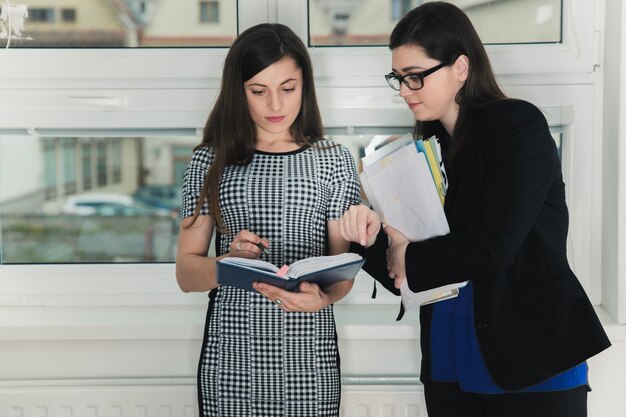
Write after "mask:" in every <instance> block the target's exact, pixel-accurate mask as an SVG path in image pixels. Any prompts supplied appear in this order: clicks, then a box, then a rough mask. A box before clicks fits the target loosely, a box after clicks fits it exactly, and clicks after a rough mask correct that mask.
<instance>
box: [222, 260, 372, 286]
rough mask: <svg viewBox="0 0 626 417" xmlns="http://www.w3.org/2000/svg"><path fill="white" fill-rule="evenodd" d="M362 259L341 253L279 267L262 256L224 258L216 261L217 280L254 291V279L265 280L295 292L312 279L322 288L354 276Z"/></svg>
mask: <svg viewBox="0 0 626 417" xmlns="http://www.w3.org/2000/svg"><path fill="white" fill-rule="evenodd" d="M364 262H365V260H364V259H363V258H362V257H361V256H359V255H357V254H355V253H342V254H340V255H330V256H317V257H311V258H305V259H300V260H298V261H296V262H293V263H292V264H291V265H289V266H286V265H285V266H283V267H282V268H278V267H277V266H276V265H273V264H271V263H269V262H266V261H263V260H261V259H248V258H238V257H227V258H223V259H221V260H219V261H217V281H218V283H219V284H220V285H230V286H233V287H238V288H242V289H245V290H248V291H255V290H254V288H253V287H252V283H253V282H265V283H268V284H271V285H275V286H277V287H280V288H284V289H286V290H288V291H298V287H299V285H300V283H301V282H314V283H316V284H317V285H319V286H320V287H321V288H324V287H326V286H328V285H332V284H334V283H336V282H340V281H344V280H348V279H354V277H355V276H356V274H357V273H358V272H359V270H360V269H361V266H362V265H363V263H364Z"/></svg>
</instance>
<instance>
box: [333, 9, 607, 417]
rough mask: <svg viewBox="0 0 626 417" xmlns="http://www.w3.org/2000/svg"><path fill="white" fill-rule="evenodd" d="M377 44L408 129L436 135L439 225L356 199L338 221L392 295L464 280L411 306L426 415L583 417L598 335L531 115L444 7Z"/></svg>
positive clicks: (424, 12)
mask: <svg viewBox="0 0 626 417" xmlns="http://www.w3.org/2000/svg"><path fill="white" fill-rule="evenodd" d="M390 48H391V51H392V72H391V73H390V74H388V75H387V76H386V78H387V81H388V82H389V85H390V86H391V87H392V88H394V89H396V90H399V91H400V96H401V97H403V98H404V100H405V101H406V103H407V105H408V106H409V108H410V109H411V110H412V111H413V113H414V114H415V118H416V129H415V130H416V131H415V134H416V136H417V137H421V138H428V137H430V136H431V135H433V134H434V135H437V137H438V138H439V139H440V143H441V148H442V154H443V160H444V164H445V168H446V171H447V175H448V192H447V195H446V199H445V207H444V209H445V213H446V217H447V219H448V223H449V226H450V233H449V234H448V235H445V236H441V237H436V238H432V239H428V240H425V241H421V242H409V241H408V240H407V238H406V237H405V236H404V235H402V234H401V233H400V232H399V231H397V230H395V229H393V228H392V227H390V226H386V227H385V228H384V230H381V229H382V228H381V222H380V219H379V217H378V215H377V214H376V213H375V212H373V211H371V210H370V209H369V208H368V207H366V206H364V205H360V206H353V207H351V208H350V209H349V210H348V211H347V212H346V213H345V214H344V216H343V217H342V219H341V221H340V225H341V230H342V235H343V237H344V238H345V239H347V240H350V241H352V242H356V243H358V244H360V245H362V246H361V247H360V248H356V249H357V250H358V251H359V252H361V253H362V254H363V255H364V256H365V257H366V258H367V262H366V264H365V266H364V269H365V270H366V271H368V272H369V273H370V274H371V275H372V276H374V277H375V278H376V279H377V280H378V281H379V282H381V283H382V284H383V285H384V286H385V287H386V288H388V289H390V290H391V291H393V292H394V293H396V294H397V293H398V290H397V288H399V287H400V284H401V283H402V281H403V280H404V279H407V281H408V286H409V288H410V289H411V290H412V291H415V292H417V291H423V290H427V289H431V288H436V287H439V286H442V285H446V284H451V283H456V282H463V281H466V280H469V285H468V286H466V287H464V288H462V290H461V294H460V295H459V297H457V298H455V299H452V300H448V301H442V302H439V303H435V304H433V305H428V306H424V307H422V308H421V311H420V323H421V348H422V357H423V359H422V371H421V375H420V377H421V380H422V382H423V383H424V390H425V395H426V405H427V409H428V413H429V416H431V417H433V416H457V415H458V416H461V415H463V416H494V417H495V416H498V417H510V416H533V417H538V416H546V417H547V416H550V417H560V416H563V417H565V416H568V417H573V416H576V417H578V416H586V415H587V405H586V404H587V391H588V390H589V388H588V387H589V384H588V380H587V364H586V360H587V359H588V358H589V357H591V356H593V355H595V354H597V353H599V352H600V351H602V350H604V349H606V348H607V347H609V346H610V342H609V340H608V338H607V336H606V334H605V333H604V330H603V328H602V326H601V324H600V322H599V320H598V318H597V316H596V314H595V312H594V310H593V307H592V305H591V303H590V302H589V299H588V298H587V296H586V294H585V292H584V290H583V288H582V286H581V285H580V283H579V281H578V279H577V278H576V276H575V275H574V273H573V272H572V270H571V269H570V266H569V265H568V261H567V256H566V238H567V232H568V211H567V206H566V203H565V186H564V183H563V179H562V174H561V165H560V159H559V156H558V153H557V149H556V146H555V143H554V140H553V139H552V136H551V135H550V132H549V129H548V125H547V123H546V120H545V118H544V116H543V114H542V113H541V112H540V111H539V110H538V109H537V108H536V107H535V106H533V105H532V104H530V103H527V102H525V101H521V100H513V99H509V98H507V97H506V96H505V95H504V93H502V91H501V90H500V88H499V87H498V85H497V83H496V81H495V77H494V75H493V72H492V70H491V66H490V64H489V60H488V57H487V54H486V52H485V49H484V47H483V46H482V43H481V41H480V39H479V37H478V35H477V34H476V32H475V30H474V28H473V26H472V24H471V23H470V21H469V19H468V18H467V16H466V15H465V14H464V13H463V12H462V11H461V10H460V9H458V8H457V7H456V6H453V5H451V4H448V3H444V2H430V3H425V4H423V5H421V6H419V7H417V8H415V9H413V10H412V11H410V12H409V13H408V14H407V15H406V16H405V17H404V18H403V19H402V20H401V21H400V22H399V23H398V24H397V26H396V27H395V29H394V30H393V32H392V34H391V39H390ZM388 240H389V241H390V242H391V243H388Z"/></svg>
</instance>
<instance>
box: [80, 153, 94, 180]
mask: <svg viewBox="0 0 626 417" xmlns="http://www.w3.org/2000/svg"><path fill="white" fill-rule="evenodd" d="M91 149H92V146H91V144H90V143H88V142H87V143H82V144H81V158H82V159H81V161H82V174H83V190H85V191H87V190H91V187H92V186H93V164H92V154H91Z"/></svg>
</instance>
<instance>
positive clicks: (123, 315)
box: [0, 304, 419, 341]
mask: <svg viewBox="0 0 626 417" xmlns="http://www.w3.org/2000/svg"><path fill="white" fill-rule="evenodd" d="M205 314H206V306H201V305H189V306H71V307H68V306H47V307H44V306H21V307H8V306H4V307H0V341H60V340H201V338H202V331H203V328H204V319H205ZM335 315H336V321H337V333H338V335H339V337H340V338H341V339H369V340H390V339H393V340H411V339H414V340H417V339H418V338H419V327H418V324H417V322H418V321H417V313H416V312H415V314H410V313H407V315H406V317H405V318H404V319H403V320H402V321H400V322H396V321H395V317H396V315H397V305H376V304H372V305H347V304H339V305H336V306H335Z"/></svg>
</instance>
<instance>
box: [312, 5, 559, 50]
mask: <svg viewBox="0 0 626 417" xmlns="http://www.w3.org/2000/svg"><path fill="white" fill-rule="evenodd" d="M427 1H429V0H427ZM427 1H421V0H382V1H381V0H343V1H334V0H309V1H308V7H309V27H310V34H309V36H310V37H309V43H310V45H311V46H338V45H345V46H356V45H387V44H388V41H389V34H390V33H391V31H392V29H393V27H394V26H395V25H396V23H397V22H398V20H399V19H400V18H401V17H402V16H404V15H405V14H406V12H407V11H409V10H410V9H412V8H414V7H416V6H418V5H419V4H421V3H426V2H427ZM448 1H449V2H450V3H453V4H456V5H457V6H459V7H460V8H461V9H463V10H464V11H465V12H466V13H467V15H468V16H469V18H470V19H471V20H472V23H473V24H474V26H475V27H476V30H477V31H478V34H479V35H480V37H481V39H482V40H483V42H484V43H485V44H511V43H558V42H561V40H562V37H561V32H562V31H561V15H562V0H448Z"/></svg>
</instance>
